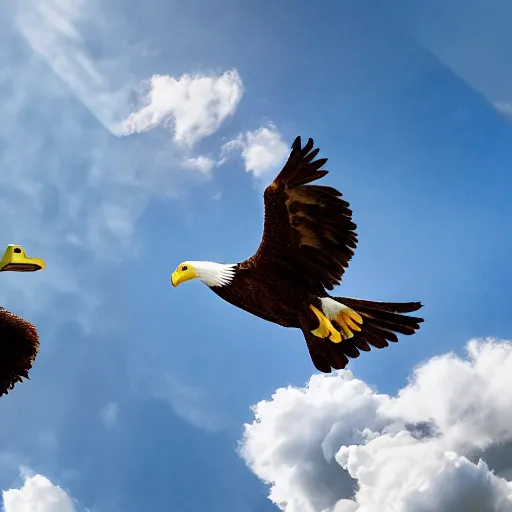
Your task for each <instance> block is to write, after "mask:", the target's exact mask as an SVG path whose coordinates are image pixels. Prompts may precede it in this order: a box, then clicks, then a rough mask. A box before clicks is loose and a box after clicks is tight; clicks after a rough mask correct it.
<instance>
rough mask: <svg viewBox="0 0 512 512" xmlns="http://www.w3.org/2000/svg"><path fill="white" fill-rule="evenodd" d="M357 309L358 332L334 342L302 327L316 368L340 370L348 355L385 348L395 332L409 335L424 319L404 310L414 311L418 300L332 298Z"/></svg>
mask: <svg viewBox="0 0 512 512" xmlns="http://www.w3.org/2000/svg"><path fill="white" fill-rule="evenodd" d="M331 298H332V299H334V300H335V301H336V302H339V303H341V304H344V305H345V306H348V307H349V308H351V309H353V310H354V311H356V312H357V313H358V314H359V315H361V317H362V318H363V323H362V324H361V331H359V332H355V333H354V336H353V337H352V338H349V339H346V340H343V341H341V342H340V343H333V342H332V341H330V340H329V339H327V338H325V339H321V338H318V337H315V336H314V335H312V334H311V333H310V332H307V331H306V330H303V333H304V337H305V338H306V342H307V345H308V348H309V353H310V355H311V359H312V361H313V364H314V365H315V367H316V368H317V370H319V371H321V372H324V373H329V372H331V369H332V368H334V369H336V370H341V369H343V368H345V366H346V365H347V364H348V362H349V358H357V357H359V355H360V351H361V350H362V351H364V352H369V351H370V350H371V347H375V348H385V347H387V346H388V345H389V342H397V341H398V336H397V333H398V334H405V335H411V334H414V333H415V332H416V331H417V330H418V329H419V328H420V323H421V322H423V318H419V317H414V316H407V315H405V314H404V313H411V312H413V311H417V310H418V309H420V308H421V307H422V304H421V302H376V301H370V300H362V299H352V298H349V297H331Z"/></svg>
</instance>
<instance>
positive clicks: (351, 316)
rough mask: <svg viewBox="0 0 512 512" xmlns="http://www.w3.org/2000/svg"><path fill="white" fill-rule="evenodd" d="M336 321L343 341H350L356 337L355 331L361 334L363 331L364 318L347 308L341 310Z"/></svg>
mask: <svg viewBox="0 0 512 512" xmlns="http://www.w3.org/2000/svg"><path fill="white" fill-rule="evenodd" d="M334 321H335V322H336V323H337V324H338V325H339V326H340V329H341V331H342V333H343V339H344V340H348V339H350V338H352V336H354V331H356V332H359V331H360V330H361V324H362V323H363V318H362V317H361V315H360V314H359V313H357V312H356V311H354V310H353V309H351V308H349V307H347V306H345V307H343V308H342V309H341V310H340V312H339V313H338V315H337V316H336V318H335V319H334Z"/></svg>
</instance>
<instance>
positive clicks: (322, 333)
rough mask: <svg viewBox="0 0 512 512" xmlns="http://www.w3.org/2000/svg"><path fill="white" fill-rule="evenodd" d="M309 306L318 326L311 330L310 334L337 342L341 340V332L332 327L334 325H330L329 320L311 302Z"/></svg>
mask: <svg viewBox="0 0 512 512" xmlns="http://www.w3.org/2000/svg"><path fill="white" fill-rule="evenodd" d="M309 308H310V309H311V311H313V313H314V314H315V316H316V317H317V318H318V322H319V324H320V325H319V326H318V327H317V328H316V329H314V330H313V331H311V334H313V335H314V336H318V337H319V338H327V337H329V339H330V340H331V341H333V342H334V343H339V342H340V341H341V340H342V337H341V334H340V333H339V332H338V331H337V330H336V329H335V328H334V325H332V323H331V321H330V320H329V319H328V318H327V317H326V316H325V315H324V314H323V313H322V312H321V311H320V310H318V309H317V308H315V306H313V304H310V305H309Z"/></svg>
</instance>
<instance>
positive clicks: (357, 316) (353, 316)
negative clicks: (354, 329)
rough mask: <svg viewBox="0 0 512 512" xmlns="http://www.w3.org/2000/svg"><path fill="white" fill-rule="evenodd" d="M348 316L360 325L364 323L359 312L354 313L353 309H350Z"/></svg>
mask: <svg viewBox="0 0 512 512" xmlns="http://www.w3.org/2000/svg"><path fill="white" fill-rule="evenodd" d="M348 315H349V318H350V319H351V320H354V321H355V322H357V323H358V324H362V323H363V317H362V316H361V315H360V314H359V313H358V312H357V311H354V310H353V309H349V310H348Z"/></svg>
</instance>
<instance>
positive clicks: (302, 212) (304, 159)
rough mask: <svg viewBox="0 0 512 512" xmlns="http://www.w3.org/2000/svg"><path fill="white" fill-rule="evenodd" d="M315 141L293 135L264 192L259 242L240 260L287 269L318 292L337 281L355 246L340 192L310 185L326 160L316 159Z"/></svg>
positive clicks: (323, 172)
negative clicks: (287, 149)
mask: <svg viewBox="0 0 512 512" xmlns="http://www.w3.org/2000/svg"><path fill="white" fill-rule="evenodd" d="M313 147H314V142H313V139H308V142H307V143H306V145H305V146H304V147H301V139H300V137H297V138H296V139H295V141H294V142H293V144H292V151H291V153H290V155H289V157H288V160H287V161H286V163H285V164H284V166H283V168H282V169H281V171H280V172H279V173H278V175H277V177H276V179H275V180H274V182H273V183H272V184H271V185H269V186H268V187H267V188H266V190H265V193H264V203H265V221H264V228H263V236H262V239H261V243H260V246H259V248H258V250H257V251H256V253H255V254H254V256H252V258H249V259H248V260H246V261H245V262H243V264H245V265H246V266H247V267H252V268H259V269H261V270H262V271H263V269H264V268H265V267H267V268H268V267H270V266H272V267H275V268H276V267H281V268H284V267H286V268H287V270H291V271H292V272H293V273H294V274H295V275H296V276H298V277H300V278H301V279H302V280H303V281H304V282H305V286H306V289H307V291H309V292H311V293H315V294H320V293H322V292H323V290H325V289H327V290H332V289H333V287H334V286H335V285H338V284H339V283H340V281H341V278H342V276H343V274H344V272H345V269H346V268H347V267H348V265H349V262H350V259H351V258H352V256H353V255H354V251H353V249H356V247H357V234H356V232H355V229H356V225H355V224H354V223H353V222H352V211H351V210H350V209H349V208H348V206H349V203H347V202H346V201H344V200H342V199H340V197H341V196H342V194H341V192H339V191H338V190H336V189H335V188H333V187H328V186H324V185H309V183H311V182H313V181H316V180H318V179H320V178H322V177H323V176H325V175H326V174H327V173H328V171H326V170H322V169H321V168H322V167H323V165H325V163H326V162H327V159H326V158H319V159H316V160H315V157H316V156H317V154H318V153H319V149H318V148H316V149H313Z"/></svg>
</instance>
